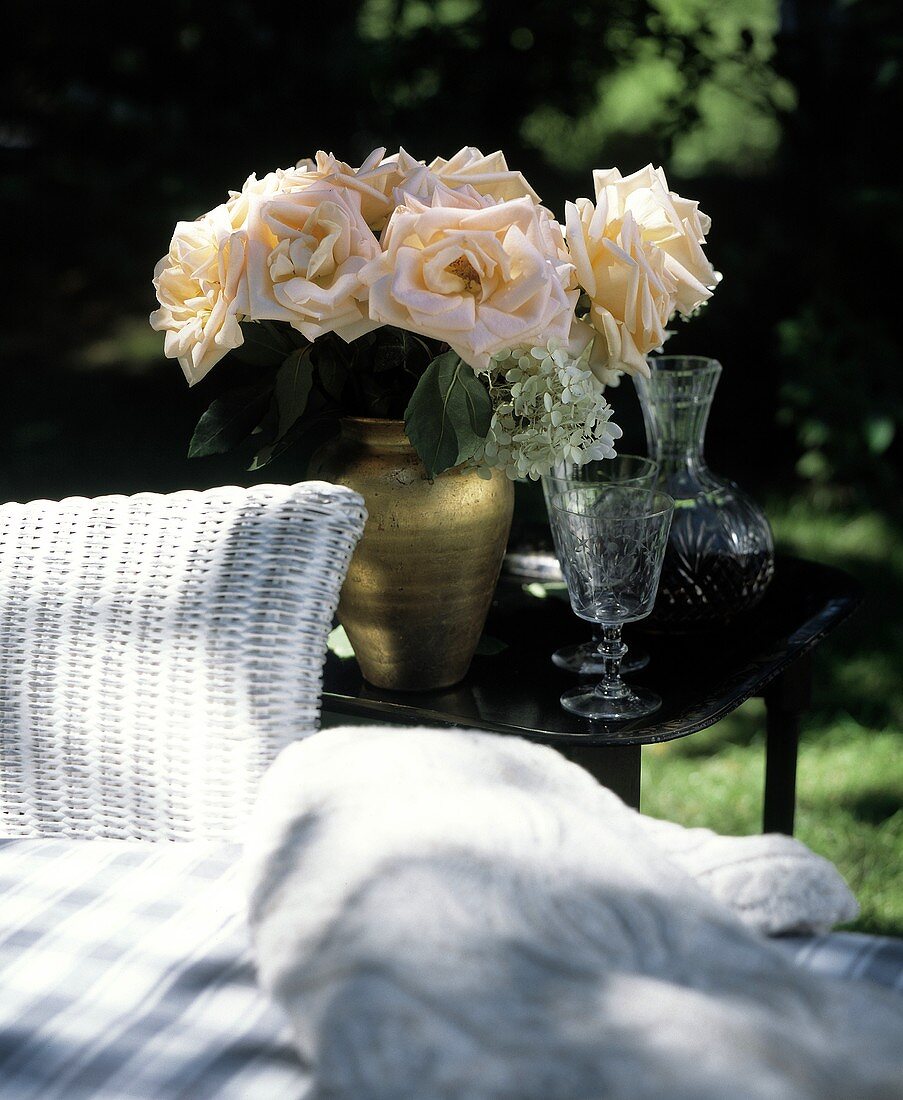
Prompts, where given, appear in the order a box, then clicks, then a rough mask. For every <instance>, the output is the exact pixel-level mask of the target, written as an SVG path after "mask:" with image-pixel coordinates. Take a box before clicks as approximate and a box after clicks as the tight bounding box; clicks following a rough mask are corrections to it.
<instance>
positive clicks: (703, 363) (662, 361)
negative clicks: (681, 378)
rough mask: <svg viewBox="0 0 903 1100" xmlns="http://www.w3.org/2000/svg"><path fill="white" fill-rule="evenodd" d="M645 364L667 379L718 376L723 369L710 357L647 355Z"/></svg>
mask: <svg viewBox="0 0 903 1100" xmlns="http://www.w3.org/2000/svg"><path fill="white" fill-rule="evenodd" d="M646 363H647V364H648V366H649V369H650V370H652V371H653V372H656V368H658V371H657V373H659V374H660V375H667V376H668V377H669V378H673V377H675V376H676V375H681V374H683V375H688V376H691V375H695V376H697V377H698V376H699V375H701V374H720V373H721V371H722V370H723V369H724V368H723V367H722V366H721V362H720V361H719V360H718V359H715V358H713V357H712V356H710V355H647V356H646ZM678 364H682V365H681V366H679V365H678ZM645 380H646V381H649V379H645Z"/></svg>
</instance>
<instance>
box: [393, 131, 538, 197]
mask: <svg viewBox="0 0 903 1100" xmlns="http://www.w3.org/2000/svg"><path fill="white" fill-rule="evenodd" d="M396 165H397V168H398V172H399V175H400V177H401V179H400V182H399V183H398V184H397V185H396V189H395V198H396V201H397V202H398V203H402V202H403V201H404V196H405V195H406V194H407V195H415V196H417V198H420V199H422V200H423V201H425V202H429V201H430V199H431V198H432V195H433V192H434V191H435V189H436V187H437V186H439V185H444V186H445V187H447V188H449V189H450V190H452V191H457V190H459V189H462V188H463V189H465V190H466V189H468V188H473V190H474V191H475V192H476V193H477V194H478V195H486V196H488V197H489V198H493V199H496V200H497V201H499V202H507V201H508V200H509V199H521V198H529V199H533V201H534V202H536V203H538V202H539V195H537V194H536V192H535V191H534V190H533V188H532V187H531V186H530V184H529V183H527V181H526V179H525V178H524V176H523V175H522V174H521V173H520V172H515V171H512V170H511V169H510V168H509V167H508V164H507V162H506V160H505V156H504V154H503V153H502V152H500V151H499V152H495V153H489V154H488V155H484V154H483V153H481V152H480V150H479V149H476V148H475V147H474V146H472V145H466V146H464V148H463V149H459V150H458V152H457V153H455V155H454V156H453V157H452V158H451V160H444V159H443V158H442V157H436V158H435V159H434V160H433V161H431V162H430V164H425V163H424V162H423V161H417V160H414V158H413V157H411V156H410V154H408V153H407V152H405V150H404V149H402V150H400V151H399V153H398V155H397V158H396Z"/></svg>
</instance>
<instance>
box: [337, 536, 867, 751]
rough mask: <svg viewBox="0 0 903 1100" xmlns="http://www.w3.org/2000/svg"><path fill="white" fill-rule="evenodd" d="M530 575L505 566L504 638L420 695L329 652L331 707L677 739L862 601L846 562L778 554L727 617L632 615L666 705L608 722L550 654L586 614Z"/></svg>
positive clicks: (631, 631) (517, 728) (649, 673)
mask: <svg viewBox="0 0 903 1100" xmlns="http://www.w3.org/2000/svg"><path fill="white" fill-rule="evenodd" d="M527 584H528V582H527V581H523V580H518V579H514V578H511V577H505V576H503V577H502V580H501V581H500V582H499V586H498V589H497V592H496V597H495V600H494V601H493V605H492V607H491V609H490V612H489V617H488V620H487V622H486V628H485V634H486V635H487V636H489V637H490V638H492V639H496V640H498V641H500V642H503V643H506V648H505V649H503V650H502V651H501V652H499V653H495V654H492V655H480V654H478V655H477V656H476V657H474V660H473V664H472V666H471V669H470V672H469V673H468V675H467V677H466V678H465V679H464V680H463V681H462V682H461V683H460V684H458V685H457V686H455V687H453V688H448V689H446V690H444V691H436V692H426V693H422V694H420V693H412V692H403V693H402V692H392V691H385V690H383V689H380V688H375V687H373V686H371V685H370V684H367V683H366V682H365V681H364V680H363V679H362V677H361V674H360V670H359V668H358V665H357V662H356V661H355V660H354V659H353V658H345V659H341V658H338V657H336V656H335V654H333V653H329V654H328V656H327V660H326V667H325V670H324V692H323V705H324V709H326V710H328V711H332V712H335V713H339V714H344V715H352V716H356V717H364V718H369V719H370V720H372V721H394V722H404V723H407V724H418V725H454V726H464V727H467V728H470V729H484V730H490V731H493V732H496V733H513V734H518V735H520V736H523V737H527V738H530V739H532V740H538V741H546V742H549V743H555V744H568V743H571V744H582V745H587V744H592V745H646V744H653V743H654V742H657V741H670V740H673V739H674V738H676V737H685V736H687V735H688V734H691V733H695V732H696V731H697V730H701V729H705V728H706V727H707V726H711V725H714V723H715V722H718V721H720V719H722V718H724V717H725V716H726V715H728V714H729V713H730V712H731V711H732V710H734V709H736V707H738V706H739V705H740V704H741V703H743V702H744V701H745V700H746V699H748V698H750V697H751V696H753V695H758V694H761V693H762V691H763V689H764V688H765V687H766V686H767V684H768V683H769V682H770V681H772V680H773V679H774V678H775V677H777V676H779V675H780V674H781V673H782V672H783V671H784V670H785V669H786V668H788V667H789V666H790V665H791V664H792V663H793V662H794V661H795V660H797V659H798V658H799V657H801V656H802V655H803V654H804V653H807V652H809V651H810V650H812V649H813V648H814V647H815V646H816V645H817V644H818V643H819V642H820V641H821V640H822V639H823V638H824V637H825V636H826V635H827V634H828V633H829V632H830V631H831V630H833V629H834V627H836V626H837V625H838V624H839V623H841V622H842V621H843V620H844V619H845V618H846V617H847V616H848V615H849V614H850V613H851V612H852V611H853V610H854V609H855V608H856V607H857V606H858V605H859V603H860V602H861V600H862V594H861V590H860V588H859V586H858V584H857V583H856V582H855V581H854V580H853V579H852V578H851V577H850V576H848V575H847V574H846V573H844V572H842V571H841V570H838V569H834V568H832V567H830V566H827V565H821V564H818V563H815V562H810V561H805V560H802V559H799V558H793V557H781V556H779V557H778V558H777V560H776V563H775V573H774V578H773V580H772V582H771V584H770V586H769V588H768V590H767V592H766V594H765V596H764V598H763V599H762V601H761V603H760V604H759V605H758V606H757V607H756V608H754V609H753V610H752V611H749V612H747V613H746V614H744V615H743V616H740V617H738V618H737V619H735V620H734V621H733V622H732V623H731V624H730V625H729V626H727V627H724V628H722V629H719V630H717V631H711V632H706V633H696V634H692V635H687V634H682V635H678V634H667V635H665V634H657V633H654V632H653V631H651V630H649V629H648V628H644V625H643V623H642V622H640V623H633V624H630V625H628V626H627V627H626V628H625V630H624V640H625V642H626V643H627V645H628V647H629V646H630V644H631V642H634V643H635V644H636V645H637V646H638V647H642V648H643V649H645V650H646V651H647V652H648V653H649V656H650V661H649V664H648V666H647V667H646V668H645V669H643V670H642V671H641V672H638V673H635V674H633V675H631V676H628V677H626V679H627V680H628V681H629V682H631V683H637V684H644V685H646V686H647V687H649V688H651V689H652V690H653V691H656V692H657V693H658V694H659V695H660V696H661V697H662V707H661V709H660V710H659V711H657V712H656V713H655V714H652V715H649V716H648V717H646V718H641V719H636V720H633V721H629V722H621V723H617V724H612V725H604V724H602V723H599V722H594V721H590V720H588V719H584V718H578V717H576V716H575V715H572V714H569V713H568V712H567V711H565V710H564V709H563V707H562V706H561V703H560V702H559V697H560V695H561V693H562V692H563V691H564V690H565V689H566V688H568V687H570V686H572V685H573V684H574V683H575V682H576V678H575V677H574V675H573V674H570V673H567V672H564V671H562V670H560V669H558V668H556V667H555V666H554V665H553V664H552V661H551V654H552V652H553V651H554V650H555V649H557V648H558V647H559V646H562V645H566V644H568V643H572V642H580V641H583V640H585V639H588V638H589V637H590V636H591V625H590V624H589V623H587V622H584V621H582V620H581V619H578V618H577V616H576V615H574V613H573V612H572V611H571V608H570V604H569V603H568V602H567V596H566V593H564V592H563V591H561V590H559V591H558V592H556V593H554V594H551V595H547V596H546V597H545V598H538V597H537V596H534V595H531V594H530V593H529V592H528V591H527V590H526V585H527Z"/></svg>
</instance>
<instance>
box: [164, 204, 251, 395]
mask: <svg viewBox="0 0 903 1100" xmlns="http://www.w3.org/2000/svg"><path fill="white" fill-rule="evenodd" d="M246 246H247V238H246V234H245V233H244V232H243V231H241V230H238V231H237V230H236V229H235V227H234V224H233V218H232V212H231V210H230V208H229V207H228V205H227V204H223V205H222V206H218V207H217V208H216V209H215V210H212V211H210V212H209V213H208V214H204V215H203V216H202V217H200V218H198V219H197V221H193V222H179V223H178V224H177V225H176V228H175V232H174V234H173V238H172V242H171V243H170V246H169V252H168V254H167V255H166V256H164V257H163V259H162V260H160V262H159V263H158V264H157V266H156V268H155V270H154V288H155V290H156V292H157V301H158V302H159V303H160V308H159V309H157V310H155V311H154V312H153V313H152V314H151V315H150V323H151V327H152V328H154V329H156V330H157V331H158V332H161V331H162V332H165V334H166V337H165V341H164V352H165V354H166V355H167V356H168V357H169V358H170V359H178V360H179V364H180V365H181V367H182V370H183V371H184V372H185V377H186V378H187V379H188V382H189V384H190V385H194V384H195V383H197V382H199V381H200V380H201V379H202V378H203V377H204V376H205V375H206V374H207V373H208V371H209V370H210V369H211V368H212V367H214V366H215V365H216V364H217V363H218V362H219V361H220V359H222V358H223V356H225V355H226V354H227V353H228V352H229V351H231V350H232V348H237V347H239V346H240V345H241V344H242V343H243V342H244V336H243V335H242V331H241V328H240V325H239V322H240V320H241V319H242V315H241V314H240V313H239V311H238V304H239V303H238V300H237V295H238V292H239V288H240V285H241V280H242V277H243V274H244V268H245V258H246V251H247V247H246Z"/></svg>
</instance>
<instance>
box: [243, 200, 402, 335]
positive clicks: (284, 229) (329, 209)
mask: <svg viewBox="0 0 903 1100" xmlns="http://www.w3.org/2000/svg"><path fill="white" fill-rule="evenodd" d="M360 202H361V197H360V193H359V192H358V191H357V190H354V189H350V188H339V187H335V186H333V185H332V184H326V183H312V184H310V185H309V186H307V187H304V188H302V189H299V190H293V191H291V192H289V193H287V194H275V195H265V194H264V195H255V196H252V197H251V199H250V205H249V213H248V223H247V226H248V242H249V244H248V249H249V255H248V263H247V275H246V280H245V282H244V286H243V296H242V299H241V305H242V307H243V308H244V310H245V312H246V313H247V315H248V316H249V317H251V318H252V320H255V321H264V320H270V321H287V322H288V323H289V324H290V325H291V326H292V328H295V329H297V330H298V331H299V332H301V333H303V335H304V336H306V337H307V339H308V340H315V339H316V338H317V337H318V336H322V335H323V334H324V333H327V332H335V333H336V334H337V335H338V336H340V337H342V339H343V340H346V341H348V342H349V343H350V342H351V341H352V340H355V339H357V337H358V336H362V335H363V334H364V333H365V332H369V331H371V330H372V329H374V328H376V327H378V322H376V321H373V320H371V319H370V316H369V313H368V310H367V294H368V291H367V287H366V286H365V285H364V284H363V283H362V282H361V279H360V271H361V268H363V266H364V265H365V264H366V263H367V262H368V261H369V260H372V259H374V257H376V256H378V255H379V254H380V248H379V242H378V241H377V240H376V238H375V237H374V236H373V233H372V232H371V231H370V229H369V228H368V226H367V223H366V221H365V220H364V218H363V216H362V214H361V209H360Z"/></svg>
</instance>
